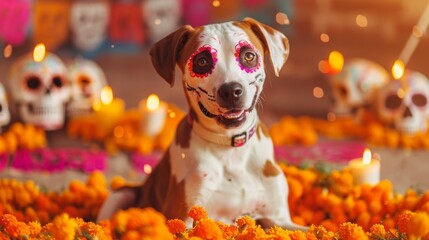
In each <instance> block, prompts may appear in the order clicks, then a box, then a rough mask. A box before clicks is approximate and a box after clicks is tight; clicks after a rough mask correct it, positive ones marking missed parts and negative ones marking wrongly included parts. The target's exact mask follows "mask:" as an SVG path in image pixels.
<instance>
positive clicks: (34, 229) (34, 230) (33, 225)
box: [28, 221, 42, 237]
mask: <svg viewBox="0 0 429 240" xmlns="http://www.w3.org/2000/svg"><path fill="white" fill-rule="evenodd" d="M28 229H29V231H30V236H31V237H36V236H37V235H38V234H39V233H40V231H42V226H41V225H40V223H39V222H37V221H33V222H29V223H28Z"/></svg>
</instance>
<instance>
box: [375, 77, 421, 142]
mask: <svg viewBox="0 0 429 240" xmlns="http://www.w3.org/2000/svg"><path fill="white" fill-rule="evenodd" d="M428 100H429V79H428V78H427V77H426V76H424V75H423V74H421V73H419V72H416V71H411V70H406V71H405V73H404V76H403V77H402V79H400V80H392V81H391V82H389V83H388V84H387V85H386V86H385V87H384V88H383V89H381V90H380V94H379V95H378V98H377V107H378V116H379V117H380V119H381V120H382V121H384V122H385V123H386V124H389V125H392V126H394V127H395V128H396V129H397V130H398V131H400V132H403V133H408V134H414V133H417V132H420V131H426V128H427V126H426V125H427V120H428V118H429V103H428Z"/></svg>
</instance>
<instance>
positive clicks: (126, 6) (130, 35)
mask: <svg viewBox="0 0 429 240" xmlns="http://www.w3.org/2000/svg"><path fill="white" fill-rule="evenodd" d="M143 29H144V28H143V17H142V10H141V4H140V2H137V1H131V2H130V1H116V2H113V3H112V5H111V12H110V26H109V36H110V39H111V40H112V41H113V42H119V43H143V41H144V40H145V39H146V36H145V32H144V30H143Z"/></svg>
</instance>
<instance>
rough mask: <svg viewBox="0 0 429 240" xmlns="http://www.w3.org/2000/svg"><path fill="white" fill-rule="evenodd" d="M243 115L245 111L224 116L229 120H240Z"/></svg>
mask: <svg viewBox="0 0 429 240" xmlns="http://www.w3.org/2000/svg"><path fill="white" fill-rule="evenodd" d="M242 114H243V111H241V112H238V113H226V114H224V115H223V117H224V118H227V119H234V118H239V117H240V116H241V115H242Z"/></svg>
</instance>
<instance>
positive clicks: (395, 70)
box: [392, 59, 405, 79]
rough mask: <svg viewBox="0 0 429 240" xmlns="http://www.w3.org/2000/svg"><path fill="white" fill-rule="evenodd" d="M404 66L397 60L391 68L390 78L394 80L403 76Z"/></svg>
mask: <svg viewBox="0 0 429 240" xmlns="http://www.w3.org/2000/svg"><path fill="white" fill-rule="evenodd" d="M404 68H405V64H404V62H403V61H402V60H400V59H397V60H396V61H395V63H393V66H392V76H393V78H394V79H400V78H401V77H402V76H403V75H404Z"/></svg>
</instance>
